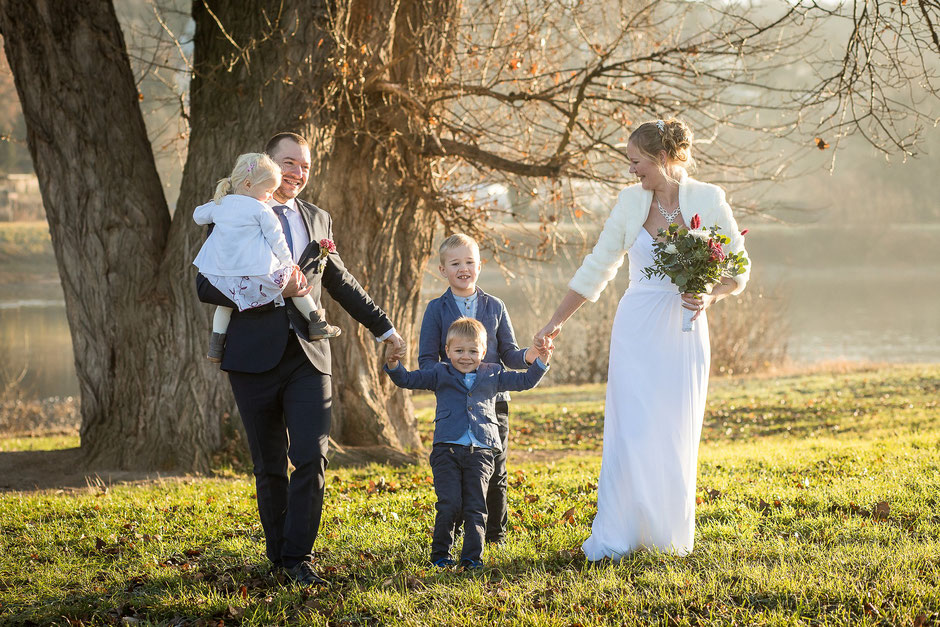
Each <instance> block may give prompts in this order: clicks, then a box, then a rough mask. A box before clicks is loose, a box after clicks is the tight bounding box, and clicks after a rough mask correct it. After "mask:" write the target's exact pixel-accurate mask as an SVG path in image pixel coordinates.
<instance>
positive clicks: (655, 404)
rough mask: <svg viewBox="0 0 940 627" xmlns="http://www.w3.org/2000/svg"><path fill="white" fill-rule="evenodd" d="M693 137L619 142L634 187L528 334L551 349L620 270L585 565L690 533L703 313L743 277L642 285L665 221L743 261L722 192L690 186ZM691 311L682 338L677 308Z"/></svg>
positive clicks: (667, 544) (736, 289)
mask: <svg viewBox="0 0 940 627" xmlns="http://www.w3.org/2000/svg"><path fill="white" fill-rule="evenodd" d="M691 141H692V133H691V131H690V130H689V128H688V126H686V124H685V123H684V122H681V121H679V120H675V119H672V120H668V121H664V120H657V121H653V122H646V123H644V124H641V125H640V126H639V127H638V128H637V129H636V130H635V131H633V133H632V134H631V135H630V140H629V142H628V144H627V157H628V158H629V160H630V164H631V165H630V173H631V174H633V175H635V176H636V177H637V178H638V179H639V184H638V185H631V186H629V187H627V188H626V189H624V190H623V191H621V192H620V194H619V196H618V197H617V202H616V204H615V205H614V208H613V210H612V211H611V213H610V217H609V218H608V219H607V222H606V223H605V224H604V229H603V231H602V232H601V234H600V237H599V238H598V241H597V244H596V245H595V246H594V249H593V251H592V252H591V254H589V255H588V256H587V257H585V259H584V262H583V263H582V264H581V267H580V268H579V269H578V271H577V272H576V273H575V275H574V278H572V279H571V282H570V283H569V284H568V287H569V288H570V289H569V291H568V293H567V295H565V297H564V298H563V299H562V301H561V303H560V304H559V306H558V309H557V310H556V311H555V313H554V315H553V316H552V318H551V320H550V321H549V323H548V324H547V325H545V327H544V328H543V329H542V330H541V331H539V333H538V334H537V335H536V336H535V341H536V344H537V345H541V344H542V343H544V342H550V341H551V338H554V337H556V336H557V335H558V333H559V332H560V331H561V328H562V325H564V323H565V322H566V321H567V320H568V318H570V317H571V315H572V314H574V312H575V311H577V310H578V308H579V307H581V305H583V304H584V302H585V301H591V302H595V301H597V299H598V297H599V296H600V294H601V292H602V291H603V290H604V287H605V286H606V285H607V283H608V282H609V281H610V280H611V279H612V278H613V277H614V275H615V274H616V273H617V269H618V268H619V267H620V265H621V264H622V263H623V257H624V254H626V255H627V256H628V258H629V261H630V270H629V272H630V286H629V287H628V288H627V291H626V292H625V293H624V295H623V298H622V299H621V300H620V305H619V307H618V308H617V315H616V317H615V319H614V325H613V330H612V332H611V338H610V366H609V369H608V375H607V383H608V385H607V401H606V406H605V419H604V452H603V457H602V461H601V474H600V480H599V481H598V494H597V516H596V517H595V518H594V523H593V525H592V527H591V537H590V538H588V539H587V541H586V542H585V543H584V545H583V547H582V548H583V550H584V553H585V555H586V556H587V558H588V559H589V560H591V561H596V560H600V559H603V558H611V559H614V560H619V559H620V558H621V557H623V556H625V555H627V554H629V553H631V552H632V551H635V550H637V549H640V548H649V549H657V550H662V551H672V552H675V553H677V554H680V555H684V554H686V553H688V552H690V551H691V550H692V544H693V539H694V532H695V476H696V465H697V457H698V443H699V436H700V434H701V431H702V417H703V416H704V413H705V395H706V392H707V389H708V366H709V359H710V348H709V344H708V321H707V317H706V315H705V311H706V310H707V309H708V308H709V307H710V306H711V305H713V304H714V303H715V302H717V301H719V300H721V299H722V298H724V297H725V296H728V295H729V294H738V293H740V292H741V291H742V290H743V289H744V286H745V284H746V283H747V279H748V274H749V268H750V266H749V265H748V266H747V268H748V269H747V270H746V271H745V273H744V274H741V275H738V276H736V277H734V278H733V279H724V280H722V282H721V283H719V284H716V285H714V286H713V287H712V290H711V292H710V293H708V294H701V295H695V294H680V293H679V291H678V289H677V288H676V287H675V286H674V285H673V284H672V283H671V282H670V281H669V279H668V278H663V279H656V278H654V279H652V280H650V279H646V278H644V276H643V273H642V270H643V268H645V267H646V266H649V265H651V264H652V262H653V242H654V240H655V238H656V237H657V233H658V231H659V229H661V228H666V227H667V226H668V225H669V224H670V223H673V222H674V223H677V224H679V225H686V226H687V225H688V224H689V222H690V220H691V219H692V216H693V215H695V214H699V216H700V217H701V219H702V226H705V227H710V226H712V225H714V224H717V225H718V226H719V227H721V231H720V233H722V234H724V235H727V236H728V237H730V238H731V243H730V244H729V245H727V246H726V249H727V250H731V251H735V252H743V251H744V238H743V237H742V235H741V233H739V232H738V227H737V224H736V223H735V221H734V218H733V217H732V215H731V208H730V207H729V206H728V203H727V202H726V201H725V194H724V192H723V191H722V190H721V188H719V187H717V186H715V185H710V184H708V183H702V182H699V181H696V180H695V179H692V178H690V177H689V176H688V174H687V173H686V170H687V169H689V168H691V166H692V165H693V161H692V154H691ZM683 307H684V308H686V309H691V310H693V311H695V317H694V320H695V322H694V323H693V329H692V331H691V332H688V333H684V332H683V331H682V330H681V328H682V323H681V317H682V308H683Z"/></svg>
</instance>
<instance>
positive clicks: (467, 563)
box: [460, 559, 483, 570]
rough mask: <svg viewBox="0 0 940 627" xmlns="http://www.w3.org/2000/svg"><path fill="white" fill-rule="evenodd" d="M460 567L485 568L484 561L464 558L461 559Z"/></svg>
mask: <svg viewBox="0 0 940 627" xmlns="http://www.w3.org/2000/svg"><path fill="white" fill-rule="evenodd" d="M460 568H462V569H463V570H479V569H480V568H483V562H482V561H480V560H468V559H462V560H460Z"/></svg>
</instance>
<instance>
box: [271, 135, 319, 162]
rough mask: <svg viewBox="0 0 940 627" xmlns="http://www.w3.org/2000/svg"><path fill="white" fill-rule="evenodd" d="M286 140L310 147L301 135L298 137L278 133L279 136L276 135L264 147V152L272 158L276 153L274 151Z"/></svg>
mask: <svg viewBox="0 0 940 627" xmlns="http://www.w3.org/2000/svg"><path fill="white" fill-rule="evenodd" d="M285 139H290V140H291V141H293V142H294V143H295V144H297V145H299V146H309V145H310V144H308V143H307V140H306V139H304V138H303V137H302V136H301V135H298V134H297V133H291V132H288V131H284V132H283V133H278V134H277V135H275V136H274V137H272V138H271V139H269V140H268V143H267V144H265V145H264V152H265V153H266V154H267V155H268V156H269V157H270V156H271V155H272V154H273V153H274V150H275V149H277V147H278V145H280V143H281V142H282V141H284V140H285Z"/></svg>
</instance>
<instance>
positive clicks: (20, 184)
mask: <svg viewBox="0 0 940 627" xmlns="http://www.w3.org/2000/svg"><path fill="white" fill-rule="evenodd" d="M45 219H46V211H45V209H44V208H43V206H42V195H41V194H40V193H39V179H38V178H36V175H35V174H0V222H18V221H21V220H45Z"/></svg>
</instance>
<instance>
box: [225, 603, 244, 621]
mask: <svg viewBox="0 0 940 627" xmlns="http://www.w3.org/2000/svg"><path fill="white" fill-rule="evenodd" d="M244 615H245V608H243V607H235V606H234V605H229V606H228V608H227V609H226V610H225V618H233V619H240V618H241V617H242V616H244Z"/></svg>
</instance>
